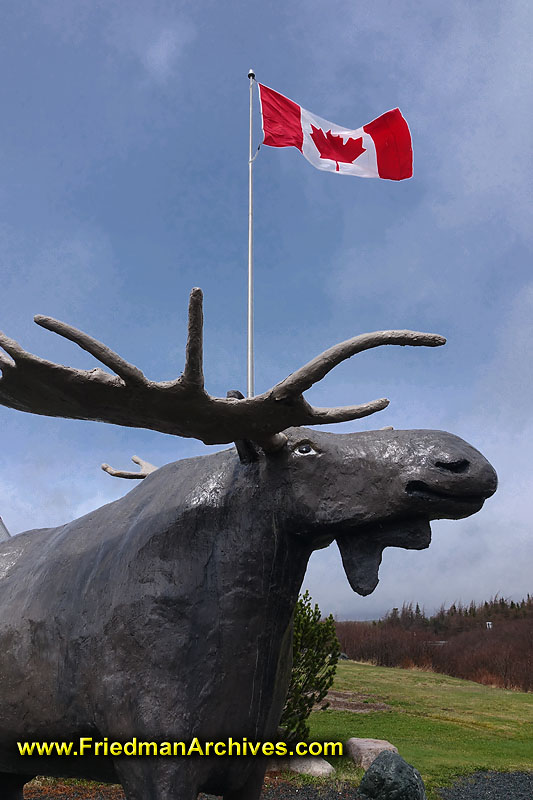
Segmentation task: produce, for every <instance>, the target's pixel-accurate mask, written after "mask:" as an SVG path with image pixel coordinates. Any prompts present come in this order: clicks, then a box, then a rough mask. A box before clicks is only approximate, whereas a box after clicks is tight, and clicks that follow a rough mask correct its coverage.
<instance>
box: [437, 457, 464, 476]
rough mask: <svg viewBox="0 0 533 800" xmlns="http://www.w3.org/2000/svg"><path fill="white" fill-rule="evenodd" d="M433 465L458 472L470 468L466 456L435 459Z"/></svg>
mask: <svg viewBox="0 0 533 800" xmlns="http://www.w3.org/2000/svg"><path fill="white" fill-rule="evenodd" d="M435 466H436V467H439V469H444V470H446V471H447V472H454V473H456V474H459V473H461V472H467V470H468V469H469V468H470V461H469V460H468V459H467V458H456V459H453V460H452V459H449V460H446V461H436V462H435Z"/></svg>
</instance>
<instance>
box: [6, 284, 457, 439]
mask: <svg viewBox="0 0 533 800" xmlns="http://www.w3.org/2000/svg"><path fill="white" fill-rule="evenodd" d="M35 322H36V323H37V324H38V325H40V326H41V327H43V328H47V329H48V330H49V331H53V332H54V333H57V334H59V335H60V336H63V337H65V338H66V339H70V340H71V341H73V342H75V343H76V344H77V345H78V346H79V347H81V348H82V349H83V350H86V351H87V352H88V353H91V355H93V356H94V357H95V358H97V359H98V361H100V362H101V363H102V364H104V365H105V366H107V367H109V368H110V369H111V370H113V372H115V375H110V374H109V373H108V372H105V371H104V370H102V369H99V368H96V369H92V370H80V369H74V368H72V367H65V366H62V365H60V364H54V363H53V362H51V361H46V360H44V359H41V358H38V357H37V356H34V355H32V354H31V353H28V352H26V351H25V350H24V349H23V348H22V347H21V346H20V345H19V344H18V343H17V342H15V341H14V340H13V339H10V338H8V337H7V336H5V335H4V334H2V333H0V345H1V346H2V348H3V349H4V350H5V352H6V353H7V354H8V355H9V356H10V357H11V358H6V356H4V355H3V354H1V353H0V368H1V370H2V373H3V376H2V378H1V380H0V403H2V404H3V405H5V406H9V407H10V408H15V409H18V410H19V411H29V412H31V413H33V414H43V415H45V416H51V417H68V418H71V419H87V420H99V421H100V422H110V423H113V424H115V425H124V426H127V427H132V428H148V429H150V430H155V431H161V432H162V433H170V434H174V435H175V436H184V437H187V438H195V439H200V440H201V441H202V442H204V443H205V444H228V443H230V442H234V441H235V440H239V439H251V440H252V441H254V442H256V443H257V444H259V445H261V446H262V447H264V448H266V449H272V448H274V449H275V448H276V447H279V446H280V445H282V444H283V437H281V436H276V434H279V433H280V431H283V430H285V429H286V428H289V427H292V426H300V425H321V424H324V423H332V422H346V421H348V420H354V419H359V418H361V417H366V416H368V415H369V414H374V413H375V412H376V411H381V410H382V409H384V408H386V407H387V406H388V404H389V401H388V400H386V399H380V400H373V401H372V402H370V403H363V404H362V405H356V406H344V407H339V408H314V407H313V406H311V405H309V403H308V402H307V401H306V400H305V399H304V397H303V392H305V391H306V390H307V389H309V388H310V387H311V386H312V385H313V384H314V383H317V381H320V380H322V378H323V377H324V376H325V375H326V374H327V373H328V372H330V370H332V369H333V368H334V367H336V366H337V364H340V363H341V362H342V361H345V360H346V359H347V358H350V357H351V356H353V355H355V354H356V353H361V352H362V351H363V350H369V349H371V348H373V347H380V346H381V345H386V344H396V345H411V346H415V347H416V346H425V347H438V346H439V345H442V344H444V343H445V341H446V340H445V339H444V337H442V336H438V335H437V334H434V333H417V332H415V331H377V332H375V333H364V334H362V335H361V336H355V337H354V338H353V339H348V340H347V341H345V342H341V343H340V344H336V345H334V346H333V347H330V348H329V350H326V351H325V352H324V353H322V354H321V355H319V356H317V357H316V358H314V359H313V360H312V361H309V363H308V364H305V365H304V366H303V367H300V369H298V370H296V372H293V373H292V374H291V375H289V376H288V377H287V378H285V380H283V381H281V383H278V384H276V385H275V386H274V387H273V388H272V389H269V390H268V391H267V392H263V394H259V395H256V396H255V397H249V398H245V399H242V400H240V399H237V398H235V397H227V398H221V397H212V396H211V395H209V394H208V393H207V392H206V391H205V389H204V376H203V371H202V342H203V336H202V329H203V312H202V292H201V290H200V289H193V290H192V292H191V296H190V300H189V323H188V336H187V346H186V355H185V368H184V370H183V373H182V375H181V376H180V377H179V378H177V379H176V380H173V381H161V382H155V381H151V380H149V379H148V378H146V377H145V375H143V373H142V372H141V370H140V369H138V368H137V367H135V366H133V365H132V364H129V363H128V362H127V361H124V359H123V358H121V357H120V356H119V355H117V353H114V352H113V350H110V349H109V348H108V347H107V346H106V345H104V344H102V343H101V342H99V341H97V340H96V339H93V338H92V336H88V335H87V334H86V333H83V332H82V331H79V330H77V329H76V328H73V327H71V326H70V325H67V324H66V323H64V322H58V321H57V320H55V319H52V318H51V317H43V316H36V317H35Z"/></svg>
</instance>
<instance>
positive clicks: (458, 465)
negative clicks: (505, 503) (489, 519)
mask: <svg viewBox="0 0 533 800" xmlns="http://www.w3.org/2000/svg"><path fill="white" fill-rule="evenodd" d="M458 444H459V445H460V447H458V446H457V445H458ZM448 445H449V446H448V447H447V448H446V449H447V452H446V451H444V452H442V450H441V452H440V453H439V454H438V456H437V458H436V459H435V461H434V462H433V463H434V465H435V467H437V469H438V470H439V472H440V474H441V476H442V479H443V480H444V481H445V482H446V478H445V477H444V476H445V475H446V476H447V480H448V481H450V482H451V483H450V486H452V485H453V486H454V487H458V486H460V487H461V489H462V490H463V491H471V492H472V493H476V494H477V493H478V492H479V493H480V494H482V495H483V496H484V497H490V496H491V495H492V494H494V492H495V491H496V487H497V485H498V477H497V475H496V472H495V471H494V468H493V466H492V464H490V463H489V462H488V461H487V459H486V458H485V457H484V456H482V455H481V453H480V452H479V451H478V450H476V449H475V448H474V447H472V446H471V445H467V444H466V442H457V441H452V442H449V443H448ZM435 455H437V454H435ZM455 476H457V477H455Z"/></svg>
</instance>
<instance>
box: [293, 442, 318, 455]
mask: <svg viewBox="0 0 533 800" xmlns="http://www.w3.org/2000/svg"><path fill="white" fill-rule="evenodd" d="M294 452H295V453H298V455H300V456H308V455H310V454H311V453H316V450H315V449H314V448H313V446H312V445H311V444H309V442H302V443H301V444H298V445H296V447H295V448H294Z"/></svg>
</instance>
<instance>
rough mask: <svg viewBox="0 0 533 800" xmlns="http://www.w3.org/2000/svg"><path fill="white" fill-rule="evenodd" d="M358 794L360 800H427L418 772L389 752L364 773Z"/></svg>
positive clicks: (384, 753)
mask: <svg viewBox="0 0 533 800" xmlns="http://www.w3.org/2000/svg"><path fill="white" fill-rule="evenodd" d="M359 792H360V795H361V800H427V798H426V791H425V789H424V782H423V781H422V778H421V777H420V773H419V771H418V770H417V769H415V768H414V767H412V766H411V765H410V764H408V763H407V761H404V759H403V758H402V757H401V756H400V755H398V753H392V752H390V750H384V751H383V752H382V753H380V754H379V756H378V757H377V758H376V760H375V761H374V762H373V763H372V764H371V766H370V767H369V768H368V770H367V771H366V772H365V774H364V776H363V780H362V781H361V784H360V786H359Z"/></svg>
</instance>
